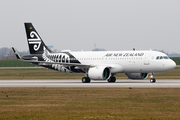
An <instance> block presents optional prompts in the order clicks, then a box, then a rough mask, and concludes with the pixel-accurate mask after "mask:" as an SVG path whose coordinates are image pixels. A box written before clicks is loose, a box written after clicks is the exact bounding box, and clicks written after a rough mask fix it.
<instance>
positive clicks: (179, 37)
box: [0, 0, 180, 53]
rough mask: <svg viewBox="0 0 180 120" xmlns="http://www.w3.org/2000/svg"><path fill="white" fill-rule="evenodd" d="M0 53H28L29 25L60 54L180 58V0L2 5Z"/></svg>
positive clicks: (14, 1)
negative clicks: (140, 53) (152, 52)
mask: <svg viewBox="0 0 180 120" xmlns="http://www.w3.org/2000/svg"><path fill="white" fill-rule="evenodd" d="M0 21H1V22H0V48H1V47H11V46H14V47H15V48H16V49H17V50H19V51H26V50H28V45H27V39H26V34H25V28H24V22H32V23H33V25H34V27H35V28H36V30H37V31H38V33H39V34H40V36H41V37H42V39H43V40H44V42H45V43H46V44H47V45H49V46H54V48H55V49H58V50H63V49H70V50H73V51H79V50H81V49H82V50H88V51H89V50H92V49H93V48H94V44H96V47H98V48H104V49H106V50H132V48H136V49H138V50H148V49H150V48H151V49H157V50H164V51H166V52H169V53H171V52H177V53H180V0H0Z"/></svg>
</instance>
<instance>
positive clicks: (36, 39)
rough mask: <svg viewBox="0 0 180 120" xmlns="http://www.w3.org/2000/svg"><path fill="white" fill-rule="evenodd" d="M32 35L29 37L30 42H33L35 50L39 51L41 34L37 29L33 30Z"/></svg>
mask: <svg viewBox="0 0 180 120" xmlns="http://www.w3.org/2000/svg"><path fill="white" fill-rule="evenodd" d="M30 37H31V39H28V41H29V44H33V45H34V46H33V49H34V51H38V50H39V48H40V46H41V39H40V37H39V35H38V34H37V33H36V32H35V31H31V33H30Z"/></svg>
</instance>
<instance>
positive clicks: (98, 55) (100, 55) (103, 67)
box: [12, 23, 176, 83]
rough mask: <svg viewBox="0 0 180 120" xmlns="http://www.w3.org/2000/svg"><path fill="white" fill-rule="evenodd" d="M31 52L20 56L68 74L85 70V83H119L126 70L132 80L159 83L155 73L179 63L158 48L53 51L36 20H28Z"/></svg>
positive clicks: (27, 32)
mask: <svg viewBox="0 0 180 120" xmlns="http://www.w3.org/2000/svg"><path fill="white" fill-rule="evenodd" d="M25 31H26V35H27V42H28V45H29V51H30V55H25V56H22V57H21V56H20V55H19V54H18V53H17V51H16V50H15V49H14V48H12V49H13V51H14V53H15V55H16V57H17V59H19V60H22V61H28V62H30V63H33V64H36V65H39V66H42V67H45V68H49V69H53V70H57V71H60V72H67V73H84V74H85V77H83V78H82V82H83V83H90V81H91V80H107V81H108V82H115V81H116V78H115V77H114V75H116V74H119V73H125V74H126V75H127V76H128V78H129V79H146V78H147V77H148V75H149V74H151V79H150V82H151V83H154V82H156V79H155V78H154V73H156V72H165V71H169V70H172V69H174V68H175V67H176V64H175V62H174V61H173V60H171V59H170V58H169V57H168V56H167V55H166V54H164V53H162V52H157V51H152V50H149V51H144V50H143V51H138V50H132V51H86V52H85V51H80V52H73V51H70V50H62V51H61V52H59V53H56V52H52V51H51V50H50V49H49V48H48V47H47V46H46V45H45V43H44V42H43V40H42V39H41V37H40V35H39V34H38V33H37V31H36V30H35V28H34V26H33V25H32V23H25Z"/></svg>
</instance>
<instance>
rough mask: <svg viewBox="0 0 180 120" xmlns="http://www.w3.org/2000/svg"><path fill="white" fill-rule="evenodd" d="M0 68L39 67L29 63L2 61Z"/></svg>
mask: <svg viewBox="0 0 180 120" xmlns="http://www.w3.org/2000/svg"><path fill="white" fill-rule="evenodd" d="M0 67H37V66H36V65H34V64H31V63H29V62H25V61H20V60H0Z"/></svg>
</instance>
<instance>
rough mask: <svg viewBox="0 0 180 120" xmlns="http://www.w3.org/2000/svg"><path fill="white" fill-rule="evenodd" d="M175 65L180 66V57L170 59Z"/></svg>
mask: <svg viewBox="0 0 180 120" xmlns="http://www.w3.org/2000/svg"><path fill="white" fill-rule="evenodd" d="M171 59H172V60H174V62H175V63H176V64H177V65H180V57H171Z"/></svg>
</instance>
